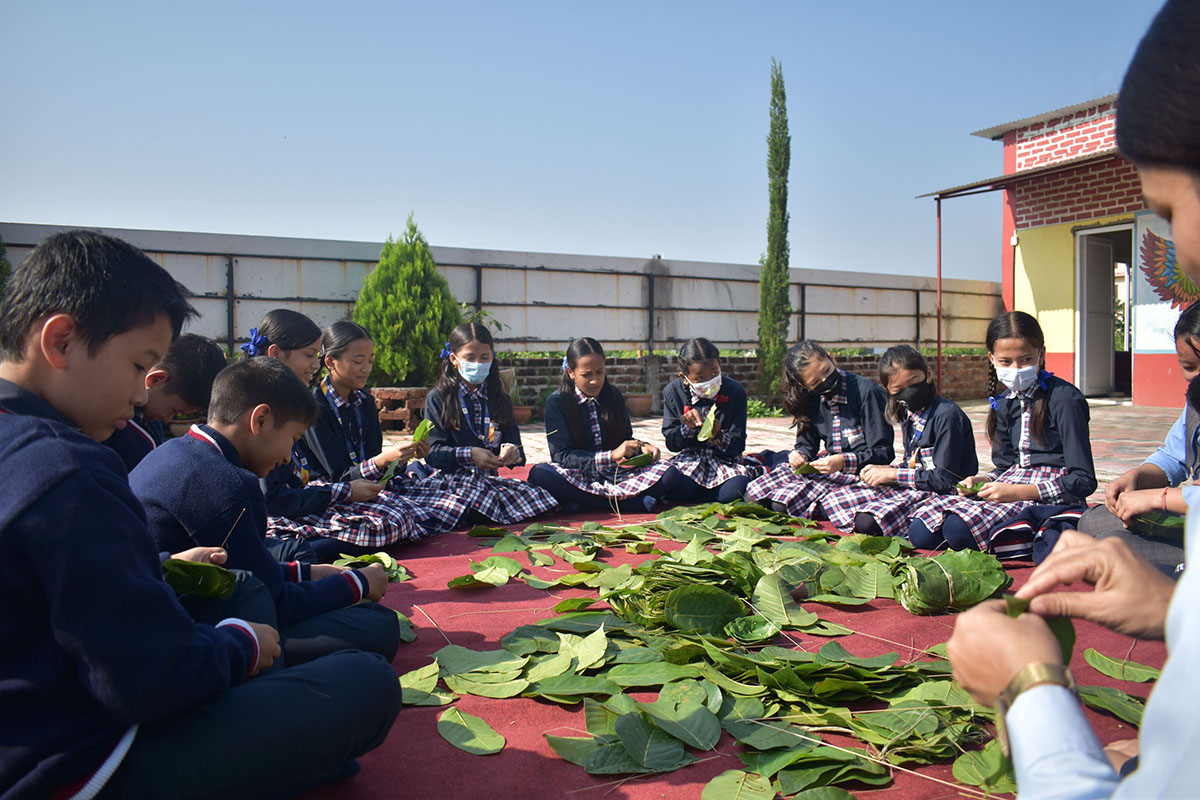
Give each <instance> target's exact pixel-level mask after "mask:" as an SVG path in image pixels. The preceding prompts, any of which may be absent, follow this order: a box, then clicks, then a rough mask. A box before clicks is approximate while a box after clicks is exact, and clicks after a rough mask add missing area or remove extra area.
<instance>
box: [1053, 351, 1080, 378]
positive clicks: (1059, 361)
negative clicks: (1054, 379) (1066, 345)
mask: <svg viewBox="0 0 1200 800" xmlns="http://www.w3.org/2000/svg"><path fill="white" fill-rule="evenodd" d="M1046 370H1047V371H1048V372H1053V373H1054V374H1055V375H1057V376H1058V377H1060V378H1062V379H1063V380H1064V381H1067V382H1068V383H1074V382H1075V354H1074V353H1046Z"/></svg>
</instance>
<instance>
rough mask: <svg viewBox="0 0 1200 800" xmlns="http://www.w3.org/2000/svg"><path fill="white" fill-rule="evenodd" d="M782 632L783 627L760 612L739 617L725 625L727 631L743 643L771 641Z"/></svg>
mask: <svg viewBox="0 0 1200 800" xmlns="http://www.w3.org/2000/svg"><path fill="white" fill-rule="evenodd" d="M781 632H782V628H780V627H779V626H778V625H776V624H775V623H774V622H771V620H769V619H767V618H766V617H761V616H759V615H758V614H754V615H753V616H749V617H739V618H738V619H735V620H733V621H732V622H730V623H728V624H727V625H726V626H725V633H727V634H728V635H730V636H732V637H733V638H734V639H736V640H737V641H738V642H740V643H741V644H761V643H763V642H769V641H771V640H772V639H774V638H775V637H776V636H778V635H779V634H780V633H781Z"/></svg>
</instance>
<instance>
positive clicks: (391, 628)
mask: <svg viewBox="0 0 1200 800" xmlns="http://www.w3.org/2000/svg"><path fill="white" fill-rule="evenodd" d="M354 609H355V610H356V611H357V613H358V614H359V615H360V616H361V619H362V624H363V627H364V629H365V632H366V636H365V640H366V641H370V642H372V643H373V644H374V646H372V647H371V648H370V650H371V652H374V653H379V654H380V655H382V656H383V657H384V658H386V659H387V660H388V662H389V663H390V662H391V660H392V659H393V658H395V657H396V651H397V650H398V649H400V618H399V617H398V616H396V612H395V611H393V610H392V609H390V608H388V607H387V606H384V605H380V604H379V603H372V602H365V603H359V604H358V605H356V606H354Z"/></svg>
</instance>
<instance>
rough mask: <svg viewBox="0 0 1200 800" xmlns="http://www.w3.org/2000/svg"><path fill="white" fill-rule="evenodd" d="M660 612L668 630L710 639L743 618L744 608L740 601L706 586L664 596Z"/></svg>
mask: <svg viewBox="0 0 1200 800" xmlns="http://www.w3.org/2000/svg"><path fill="white" fill-rule="evenodd" d="M663 610H664V612H665V616H666V621H667V624H668V625H670V626H671V627H673V628H676V629H678V630H681V631H700V632H702V633H707V634H711V635H713V636H721V635H722V634H723V633H724V632H725V626H726V625H727V624H728V623H729V622H731V621H732V620H735V619H737V618H738V617H742V616H745V614H746V607H745V606H744V605H743V604H742V601H741V600H738V599H737V598H736V597H734V596H733V595H731V594H729V592H726V591H724V590H722V589H718V588H717V587H715V586H710V585H707V584H691V585H687V586H680V587H679V588H678V589H673V590H672V591H671V592H670V593H669V594H668V595H667V596H666V599H665V601H664V604H663Z"/></svg>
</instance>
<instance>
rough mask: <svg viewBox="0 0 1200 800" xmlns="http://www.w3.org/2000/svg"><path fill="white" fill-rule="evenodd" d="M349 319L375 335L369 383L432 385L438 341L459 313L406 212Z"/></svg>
mask: <svg viewBox="0 0 1200 800" xmlns="http://www.w3.org/2000/svg"><path fill="white" fill-rule="evenodd" d="M354 321H355V322H357V323H358V324H359V325H362V326H363V327H364V328H366V329H367V331H368V332H369V333H370V334H371V338H373V339H374V340H375V372H374V374H373V376H372V377H373V381H372V382H373V383H375V384H376V385H391V386H431V385H432V384H433V382H434V381H435V380H436V379H437V367H438V364H439V363H440V361H441V356H440V354H441V351H442V345H443V344H444V343H445V342H446V339H447V338H448V337H449V335H450V331H451V330H452V329H453V328H454V326H456V325H458V324H459V323H460V322H462V314H461V313H460V312H459V308H458V303H457V301H455V299H454V295H453V294H451V292H450V284H448V283H447V282H446V279H445V278H444V277H442V275H441V274H440V273H439V272H438V271H437V265H436V264H435V263H434V261H433V252H432V251H431V250H430V249H429V243H428V242H427V241H425V237H424V235H422V233H421V231H420V230H418V229H417V224H416V223H415V222H414V221H413V217H412V215H411V214H410V215H409V217H408V225H407V228H406V229H405V231H404V235H403V236H402V237H401V238H400V241H395V240H394V239H393V238H392V237H390V236H389V237H388V240H387V242H385V243H384V245H383V251H382V252H381V253H380V254H379V263H378V264H377V265H376V266H375V269H373V270H371V274H369V275H368V276H367V278H366V280H364V281H363V287H362V291H361V292H359V295H358V302H357V303H356V304H355V306H354Z"/></svg>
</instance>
